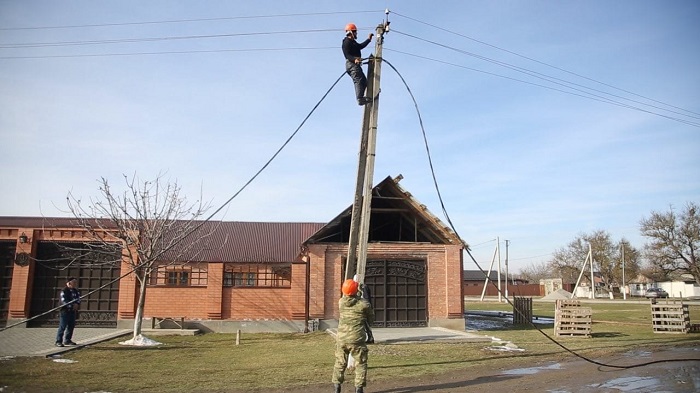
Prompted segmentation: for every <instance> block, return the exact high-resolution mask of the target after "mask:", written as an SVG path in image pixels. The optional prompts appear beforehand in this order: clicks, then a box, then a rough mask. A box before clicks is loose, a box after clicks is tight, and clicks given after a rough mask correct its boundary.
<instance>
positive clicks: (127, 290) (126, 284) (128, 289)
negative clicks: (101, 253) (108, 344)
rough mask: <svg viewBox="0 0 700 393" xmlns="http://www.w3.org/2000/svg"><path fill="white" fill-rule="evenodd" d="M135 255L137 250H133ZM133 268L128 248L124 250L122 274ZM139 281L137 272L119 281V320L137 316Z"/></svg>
mask: <svg viewBox="0 0 700 393" xmlns="http://www.w3.org/2000/svg"><path fill="white" fill-rule="evenodd" d="M132 252H133V255H136V250H132ZM132 269H133V266H132V265H131V263H129V256H128V253H127V251H126V250H124V251H123V252H122V268H121V274H126V273H127V272H130V271H131V270H132ZM137 283H138V279H137V278H136V274H135V273H133V272H132V273H131V274H129V275H127V276H126V277H124V278H122V279H121V280H120V281H119V307H118V313H117V315H118V316H117V320H119V319H134V318H135V317H136V301H137V299H138V293H137Z"/></svg>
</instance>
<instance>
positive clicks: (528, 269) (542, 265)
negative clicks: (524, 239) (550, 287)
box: [520, 261, 552, 284]
mask: <svg viewBox="0 0 700 393" xmlns="http://www.w3.org/2000/svg"><path fill="white" fill-rule="evenodd" d="M520 277H521V278H523V279H525V280H527V281H529V282H530V283H533V284H537V283H539V282H540V280H543V279H546V278H552V269H551V267H550V265H549V264H548V263H547V262H545V261H541V262H532V263H530V264H529V265H527V266H525V267H523V268H521V269H520Z"/></svg>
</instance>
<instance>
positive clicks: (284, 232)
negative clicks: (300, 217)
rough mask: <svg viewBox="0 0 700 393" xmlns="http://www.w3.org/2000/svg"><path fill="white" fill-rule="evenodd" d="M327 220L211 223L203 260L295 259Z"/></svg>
mask: <svg viewBox="0 0 700 393" xmlns="http://www.w3.org/2000/svg"><path fill="white" fill-rule="evenodd" d="M323 225H324V224H323V223H296V222H295V223H289V222H285V223H281V222H208V223H206V224H205V225H204V227H202V228H201V231H203V233H210V235H208V236H205V237H204V238H202V240H201V241H200V243H202V245H203V246H202V250H201V252H200V254H199V255H198V257H197V258H196V259H197V260H199V261H205V262H221V261H226V262H293V261H295V260H296V258H297V256H298V255H299V254H300V252H301V245H302V244H303V243H304V241H305V240H306V239H308V238H309V237H310V236H311V235H313V234H314V233H315V232H316V231H318V230H319V229H320V228H321V227H323Z"/></svg>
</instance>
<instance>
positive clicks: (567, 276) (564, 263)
mask: <svg viewBox="0 0 700 393" xmlns="http://www.w3.org/2000/svg"><path fill="white" fill-rule="evenodd" d="M589 244H590V250H591V251H592V254H593V261H594V270H596V271H597V272H598V274H599V275H600V278H601V280H602V281H603V283H604V284H605V286H606V287H607V288H608V290H610V291H612V288H613V287H614V286H615V285H616V284H618V285H620V283H621V282H622V264H621V261H622V260H621V248H620V247H621V245H624V247H625V270H626V274H627V273H628V271H627V270H628V269H629V274H631V275H636V274H637V273H638V272H639V252H638V251H637V250H636V249H634V248H633V247H632V246H630V245H629V244H628V242H627V241H625V240H624V239H622V240H621V241H620V242H618V243H617V244H616V243H614V242H613V241H612V238H611V236H610V233H609V232H607V231H604V230H597V231H594V232H592V233H584V234H580V235H579V236H578V237H577V238H576V239H574V240H573V241H571V243H569V245H568V246H566V247H563V248H561V249H559V250H557V251H555V252H554V258H553V259H552V260H551V261H550V266H551V267H552V269H553V270H554V271H557V272H559V275H561V277H562V279H564V281H565V282H567V281H568V282H576V280H577V278H578V275H579V274H580V272H581V269H582V267H583V262H584V261H585V260H586V257H587V255H588V251H589ZM584 277H587V276H585V274H584ZM588 278H589V279H592V278H590V277H588ZM626 278H627V277H626ZM632 278H633V277H632ZM622 285H624V284H622Z"/></svg>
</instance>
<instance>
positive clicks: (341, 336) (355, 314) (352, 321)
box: [338, 296, 374, 344]
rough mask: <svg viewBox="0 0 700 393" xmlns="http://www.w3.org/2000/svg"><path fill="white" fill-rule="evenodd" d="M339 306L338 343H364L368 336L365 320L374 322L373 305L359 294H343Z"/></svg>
mask: <svg viewBox="0 0 700 393" xmlns="http://www.w3.org/2000/svg"><path fill="white" fill-rule="evenodd" d="M338 306H339V309H340V319H339V321H338V343H341V344H364V343H365V340H366V337H367V336H366V332H365V321H367V323H369V324H371V323H372V322H374V310H372V306H371V305H370V304H369V302H368V301H367V300H365V299H362V298H360V297H359V296H343V297H342V298H340V300H339V301H338Z"/></svg>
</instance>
